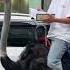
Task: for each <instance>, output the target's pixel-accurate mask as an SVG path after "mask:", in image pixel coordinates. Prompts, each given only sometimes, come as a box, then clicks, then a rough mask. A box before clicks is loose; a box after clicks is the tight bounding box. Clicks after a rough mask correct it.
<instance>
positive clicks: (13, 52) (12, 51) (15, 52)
mask: <svg viewBox="0 0 70 70" xmlns="http://www.w3.org/2000/svg"><path fill="white" fill-rule="evenodd" d="M24 48H25V47H24ZM24 48H23V47H8V48H7V54H8V56H9V57H10V59H12V60H13V61H17V60H18V59H19V55H20V53H21V52H22V51H23V50H24ZM0 70H4V68H3V67H2V65H1V63H0Z"/></svg>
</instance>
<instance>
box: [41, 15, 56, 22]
mask: <svg viewBox="0 0 70 70" xmlns="http://www.w3.org/2000/svg"><path fill="white" fill-rule="evenodd" d="M42 19H43V22H46V23H52V22H54V21H55V15H54V14H53V15H50V14H47V15H45V16H43V17H42Z"/></svg>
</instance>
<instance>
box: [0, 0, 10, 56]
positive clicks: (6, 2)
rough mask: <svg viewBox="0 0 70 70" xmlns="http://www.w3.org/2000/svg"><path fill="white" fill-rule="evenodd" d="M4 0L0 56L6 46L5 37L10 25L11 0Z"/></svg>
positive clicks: (3, 53)
mask: <svg viewBox="0 0 70 70" xmlns="http://www.w3.org/2000/svg"><path fill="white" fill-rule="evenodd" d="M3 1H4V12H5V15H4V21H3V26H2V31H1V41H0V57H2V56H5V55H6V54H7V52H6V46H7V37H8V32H9V27H10V17H11V0H3Z"/></svg>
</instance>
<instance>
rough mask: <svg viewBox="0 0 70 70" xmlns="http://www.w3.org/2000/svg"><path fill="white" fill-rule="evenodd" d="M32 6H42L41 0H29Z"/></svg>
mask: <svg viewBox="0 0 70 70" xmlns="http://www.w3.org/2000/svg"><path fill="white" fill-rule="evenodd" d="M29 7H30V8H38V7H41V0H29Z"/></svg>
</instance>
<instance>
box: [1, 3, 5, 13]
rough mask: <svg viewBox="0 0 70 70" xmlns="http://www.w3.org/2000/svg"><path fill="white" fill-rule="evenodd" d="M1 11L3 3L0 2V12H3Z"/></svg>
mask: <svg viewBox="0 0 70 70" xmlns="http://www.w3.org/2000/svg"><path fill="white" fill-rule="evenodd" d="M3 11H4V4H3V3H0V12H3Z"/></svg>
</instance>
